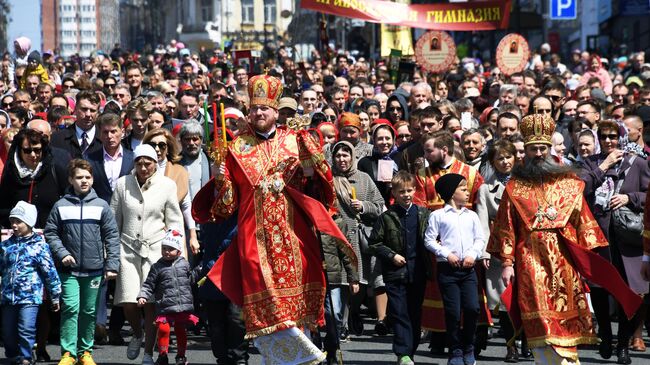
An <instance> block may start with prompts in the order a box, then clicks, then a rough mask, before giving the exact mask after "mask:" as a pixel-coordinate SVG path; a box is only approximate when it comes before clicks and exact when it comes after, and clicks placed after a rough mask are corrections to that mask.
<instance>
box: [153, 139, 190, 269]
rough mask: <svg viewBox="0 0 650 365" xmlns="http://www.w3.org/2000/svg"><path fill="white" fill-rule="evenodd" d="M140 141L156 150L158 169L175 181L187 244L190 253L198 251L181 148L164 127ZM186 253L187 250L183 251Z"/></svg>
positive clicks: (188, 184)
mask: <svg viewBox="0 0 650 365" xmlns="http://www.w3.org/2000/svg"><path fill="white" fill-rule="evenodd" d="M142 143H144V144H148V145H150V146H151V147H153V149H154V150H155V151H156V155H157V156H158V170H160V171H162V172H163V173H164V175H165V176H167V177H168V178H170V179H172V180H173V181H174V182H175V183H176V188H177V190H176V195H177V198H178V203H179V204H180V208H181V211H182V212H183V218H184V221H185V227H186V228H187V229H188V230H189V236H188V237H189V238H190V239H189V244H190V248H191V250H192V253H193V254H194V255H196V254H197V253H198V252H199V241H198V238H197V235H196V223H195V222H194V219H192V198H191V196H190V194H189V186H190V176H189V174H188V173H187V170H185V168H184V167H183V166H182V165H181V164H179V163H178V162H179V161H180V160H181V148H180V146H179V145H178V142H177V141H176V138H174V136H172V134H171V132H170V131H168V130H167V129H164V128H157V129H152V130H150V131H149V132H147V134H146V135H145V136H144V139H143V140H142ZM183 255H184V256H186V257H189V258H190V260H191V256H189V255H187V251H183Z"/></svg>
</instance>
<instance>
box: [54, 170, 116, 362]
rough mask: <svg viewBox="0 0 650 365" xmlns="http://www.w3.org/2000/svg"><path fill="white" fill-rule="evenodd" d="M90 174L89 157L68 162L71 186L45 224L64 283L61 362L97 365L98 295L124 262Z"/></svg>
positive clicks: (107, 209) (106, 209) (106, 208)
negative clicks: (95, 359)
mask: <svg viewBox="0 0 650 365" xmlns="http://www.w3.org/2000/svg"><path fill="white" fill-rule="evenodd" d="M92 173H93V171H92V167H91V166H90V163H88V161H85V160H82V159H74V160H72V161H70V163H69V164H68V182H69V183H70V188H69V190H68V193H67V194H66V195H65V196H64V197H63V198H61V199H60V200H59V201H57V202H56V203H55V204H54V207H53V208H52V211H51V212H50V216H49V217H48V219H47V223H46V224H45V231H44V232H45V238H46V239H47V242H48V243H49V245H50V249H51V251H52V255H53V256H54V260H55V262H56V264H57V267H58V268H59V272H60V275H61V281H62V287H63V293H62V296H61V298H62V302H63V303H62V306H61V355H62V356H61V360H60V362H59V365H73V364H75V363H77V364H79V365H95V362H94V360H93V358H92V355H91V354H92V351H93V344H94V334H95V316H96V312H97V295H98V293H99V288H100V284H101V282H102V279H103V278H105V279H114V278H115V277H116V276H117V271H118V269H119V266H120V241H119V233H118V231H117V223H116V222H115V216H114V215H113V211H112V210H111V209H110V206H109V205H108V203H107V202H106V201H104V200H103V199H100V198H99V197H98V196H97V194H96V193H95V191H94V190H93V188H92V186H93V175H92Z"/></svg>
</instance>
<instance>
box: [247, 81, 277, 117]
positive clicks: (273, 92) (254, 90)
mask: <svg viewBox="0 0 650 365" xmlns="http://www.w3.org/2000/svg"><path fill="white" fill-rule="evenodd" d="M282 89H283V88H282V82H281V81H280V80H279V79H278V78H276V77H273V76H269V75H257V76H253V77H251V79H250V80H248V97H249V98H250V105H251V106H252V105H266V106H270V107H271V108H273V109H278V104H279V103H280V98H281V97H282Z"/></svg>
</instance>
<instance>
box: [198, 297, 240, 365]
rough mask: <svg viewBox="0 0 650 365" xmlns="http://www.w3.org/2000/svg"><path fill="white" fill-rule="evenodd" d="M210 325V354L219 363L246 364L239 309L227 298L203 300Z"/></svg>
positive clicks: (221, 364)
mask: <svg viewBox="0 0 650 365" xmlns="http://www.w3.org/2000/svg"><path fill="white" fill-rule="evenodd" d="M203 304H204V306H205V309H206V312H207V314H208V325H209V326H210V344H211V346H212V354H213V355H214V357H216V358H217V364H219V365H235V364H246V363H247V360H248V341H246V340H244V335H246V327H245V326H244V321H243V319H242V316H241V309H240V308H239V307H237V306H236V305H234V304H232V303H231V302H230V301H227V300H205V301H203Z"/></svg>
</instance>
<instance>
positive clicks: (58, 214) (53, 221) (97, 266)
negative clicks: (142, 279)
mask: <svg viewBox="0 0 650 365" xmlns="http://www.w3.org/2000/svg"><path fill="white" fill-rule="evenodd" d="M70 190H72V188H70V189H69V190H68V194H66V195H65V196H64V197H63V198H61V199H60V200H59V201H58V202H56V204H54V207H53V208H52V211H50V216H49V217H48V219H47V223H46V224H45V230H44V233H45V238H46V239H47V243H48V244H49V245H50V250H51V251H52V255H53V256H54V259H55V260H56V263H57V264H58V265H59V270H60V271H61V272H66V273H72V274H73V275H75V276H91V275H102V274H103V273H104V272H105V271H115V272H117V271H118V270H119V268H120V234H119V232H118V230H117V223H116V222H115V215H113V210H112V209H111V207H110V206H109V205H108V203H107V202H106V201H104V200H103V199H100V198H99V197H98V196H97V194H95V190H94V189H90V192H89V193H88V194H86V196H84V197H83V198H80V197H79V196H77V195H75V194H74V193H71V192H70ZM68 255H71V256H72V257H73V258H74V260H75V264H74V265H73V266H71V267H64V266H63V265H61V260H63V258H64V257H66V256H68Z"/></svg>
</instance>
